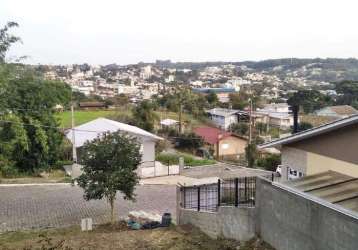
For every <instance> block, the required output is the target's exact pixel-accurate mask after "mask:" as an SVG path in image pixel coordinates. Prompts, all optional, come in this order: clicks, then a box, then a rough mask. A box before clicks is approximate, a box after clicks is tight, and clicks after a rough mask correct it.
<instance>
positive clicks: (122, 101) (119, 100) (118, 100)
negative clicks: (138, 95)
mask: <svg viewBox="0 0 358 250" xmlns="http://www.w3.org/2000/svg"><path fill="white" fill-rule="evenodd" d="M114 103H115V104H116V105H117V106H119V107H124V108H126V107H127V106H128V104H129V98H128V96H126V95H125V94H119V95H117V96H115V101H114Z"/></svg>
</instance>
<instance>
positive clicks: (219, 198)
mask: <svg viewBox="0 0 358 250" xmlns="http://www.w3.org/2000/svg"><path fill="white" fill-rule="evenodd" d="M220 191H221V180H220V179H218V207H220V201H221V196H220Z"/></svg>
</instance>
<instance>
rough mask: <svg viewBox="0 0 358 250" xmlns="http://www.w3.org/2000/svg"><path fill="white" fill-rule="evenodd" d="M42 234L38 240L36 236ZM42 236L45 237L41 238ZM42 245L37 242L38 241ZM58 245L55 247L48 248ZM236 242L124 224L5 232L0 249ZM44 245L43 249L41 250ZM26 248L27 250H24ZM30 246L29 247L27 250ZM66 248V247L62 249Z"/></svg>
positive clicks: (185, 229) (174, 249)
mask: <svg viewBox="0 0 358 250" xmlns="http://www.w3.org/2000/svg"><path fill="white" fill-rule="evenodd" d="M40 234H42V235H43V236H42V237H39V235H40ZM44 235H46V236H44ZM41 239H42V240H43V242H42V243H41V242H39V240H41ZM56 245H57V246H59V247H58V248H50V247H55V246H56ZM238 245H239V243H238V242H235V241H230V240H213V239H210V238H208V237H207V236H206V235H204V234H203V233H201V232H200V231H199V230H197V229H195V228H193V227H191V226H182V227H175V226H172V227H170V228H159V229H154V230H138V231H133V230H128V229H126V226H125V225H122V226H119V227H117V228H116V229H115V230H112V229H110V227H109V226H100V227H98V228H96V229H95V230H94V231H92V232H81V231H80V229H79V228H77V227H70V228H66V229H57V230H47V231H30V232H16V233H6V234H3V235H0V249H2V250H5V249H6V250H8V249H59V250H60V249H61V250H62V249H66V250H72V249H76V250H77V249H86V250H90V249H91V250H92V249H93V250H94V249H133V250H137V249H138V250H139V249H143V250H144V249H163V250H164V249H171V250H179V249H194V250H195V249H198V250H199V249H236V247H237V246H238ZM43 246H46V247H47V248H41V247H43ZM26 247H27V248H26ZM30 247H32V248H30ZM66 247H67V248H66Z"/></svg>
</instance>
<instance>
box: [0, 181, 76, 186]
mask: <svg viewBox="0 0 358 250" xmlns="http://www.w3.org/2000/svg"><path fill="white" fill-rule="evenodd" d="M68 185H72V183H66V182H61V183H23V184H21V183H16V184H0V187H27V186H68Z"/></svg>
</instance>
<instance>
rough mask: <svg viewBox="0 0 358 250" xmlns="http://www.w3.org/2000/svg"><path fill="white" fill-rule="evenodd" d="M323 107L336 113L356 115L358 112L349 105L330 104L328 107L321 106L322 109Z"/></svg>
mask: <svg viewBox="0 0 358 250" xmlns="http://www.w3.org/2000/svg"><path fill="white" fill-rule="evenodd" d="M324 109H330V110H331V111H333V112H334V113H336V114H337V115H356V114H358V110H356V109H355V108H353V107H352V106H349V105H339V106H330V107H326V108H323V109H322V110H324Z"/></svg>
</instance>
